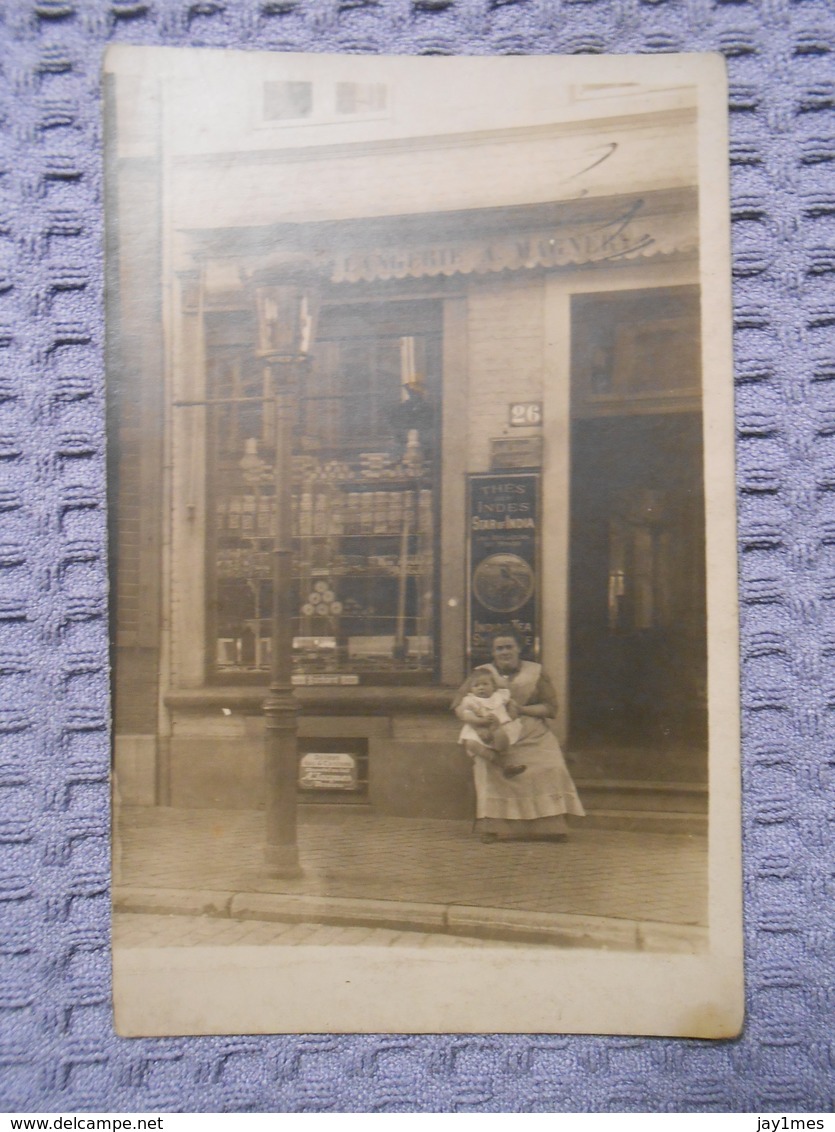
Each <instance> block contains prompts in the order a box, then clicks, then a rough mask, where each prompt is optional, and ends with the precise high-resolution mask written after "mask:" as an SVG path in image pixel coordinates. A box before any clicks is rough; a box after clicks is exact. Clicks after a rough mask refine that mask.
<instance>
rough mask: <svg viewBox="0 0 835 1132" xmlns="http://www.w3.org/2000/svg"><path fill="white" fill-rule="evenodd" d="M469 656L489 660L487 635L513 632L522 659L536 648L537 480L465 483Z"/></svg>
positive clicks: (498, 477)
mask: <svg viewBox="0 0 835 1132" xmlns="http://www.w3.org/2000/svg"><path fill="white" fill-rule="evenodd" d="M468 526H469V540H468V542H469V554H468V559H469V569H468V582H469V595H468V602H467V609H468V631H467V653H468V656H469V659H470V661H471V662H472V663H473V664H476V663H479V662H482V661H487V660H489V659H490V635H491V633H494V632H497V631H498V630H501V629H507V628H512V629H514V630H515V631H516V632H517V633H518V634H519V635H520V637H521V638H522V640H523V641H524V645H525V648H524V655H525V656H527V657H534V656H535V654H536V652H537V648H538V642H539V627H538V620H539V609H538V590H539V584H538V582H539V578H538V572H539V571H538V560H539V475H538V474H537V473H535V472H527V473H524V472H495V473H493V472H491V473H489V474H486V475H473V476H470V480H469V499H468Z"/></svg>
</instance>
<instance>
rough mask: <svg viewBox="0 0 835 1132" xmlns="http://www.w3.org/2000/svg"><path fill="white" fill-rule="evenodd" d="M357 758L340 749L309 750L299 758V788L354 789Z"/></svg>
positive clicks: (355, 785)
mask: <svg viewBox="0 0 835 1132" xmlns="http://www.w3.org/2000/svg"><path fill="white" fill-rule="evenodd" d="M357 777H358V776H357V760H356V757H355V756H354V755H350V754H348V753H347V752H341V751H309V752H308V753H307V754H306V755H302V757H301V759H300V760H299V789H300V790H356V789H357Z"/></svg>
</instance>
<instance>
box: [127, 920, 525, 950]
mask: <svg viewBox="0 0 835 1132" xmlns="http://www.w3.org/2000/svg"><path fill="white" fill-rule="evenodd" d="M298 944H303V945H304V946H305V947H359V946H362V947H393V948H401V947H420V948H436V947H444V948H446V947H453V948H454V947H459V948H460V947H463V948H471V947H491V948H493V947H497V946H498V947H503V948H511V949H513V948H516V949H518V948H526V947H528V946H529V945H528V944H525V943H512V942H509V941H501V942H497V941H495V940H489V939H473V938H471V937H467V936H451V935H446V934H439V933H437V932H416V931H394V930H393V929H392V928H370V927H362V926H355V925H352V924H311V923H304V922H301V923H286V922H278V923H273V922H269V921H266V922H265V921H260V920H230V919H223V918H220V917H217V916H178V915H176V914H175V915H170V916H160V915H157V916H154V915H142V913H126V912H122V913H120V912H117V913H116V914H115V915H114V917H113V946H114V947H295V946H297V945H298Z"/></svg>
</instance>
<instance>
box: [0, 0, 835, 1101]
mask: <svg viewBox="0 0 835 1132" xmlns="http://www.w3.org/2000/svg"><path fill="white" fill-rule="evenodd" d="M3 19H4V22H3V24H2V26H0V72H1V73H0V129H2V134H0V139H2V140H1V141H0V511H2V516H1V518H2V523H0V687H1V690H0V730H2V754H0V783H1V784H2V797H3V805H4V810H3V815H2V822H0V840H2V842H3V858H2V866H0V874H2V875H0V903H1V904H2V909H3V913H4V921H3V927H2V932H1V933H0V947H2V951H3V969H4V978H3V980H2V987H0V1019H1V1020H2V1033H0V1081H1V1082H2V1083H1V1084H0V1107H2V1108H3V1109H5V1110H9V1109H12V1110H14V1109H18V1110H24V1111H34V1110H48V1111H63V1112H73V1111H79V1110H81V1111H84V1110H87V1111H90V1110H105V1111H107V1110H115V1111H131V1110H138V1111H154V1110H161V1111H194V1110H196V1111H208V1112H219V1111H233V1112H236V1111H238V1112H239V1111H247V1110H255V1111H273V1112H286V1111H298V1110H310V1111H319V1110H322V1111H325V1110H335V1111H360V1112H369V1111H379V1110H406V1111H414V1110H429V1111H444V1112H449V1111H466V1110H476V1111H529V1110H541V1111H584V1110H591V1111H616V1112H617V1111H620V1112H623V1111H629V1110H649V1111H673V1112H675V1111H693V1110H705V1111H708V1110H712V1111H741V1110H759V1111H772V1112H773V1111H775V1110H776V1111H780V1110H783V1111H785V1110H801V1111H809V1110H824V1111H830V1110H832V1108H833V1100H834V1099H835V1084H833V1082H835V1040H833V1032H832V1017H833V1014H835V989H833V966H835V965H833V935H832V930H831V929H832V926H833V923H832V906H833V897H835V892H833V855H832V829H833V818H835V808H834V807H833V798H835V753H833V752H835V744H833V727H832V716H833V708H835V679H833V676H832V674H831V671H832V670H831V665H832V657H833V654H835V619H833V612H835V552H834V551H833V547H835V402H833V397H832V392H833V389H835V341H833V326H835V178H833V172H835V116H834V115H833V107H835V69H834V68H833V60H835V10H834V9H833V7H832V6H831V4H830V3H828V2H827V0H807V2H802V0H800V2H794V3H793V2H791V0H760V2H753V0H752V2H746V0H740V2H716V0H652V2H650V0H646V2H642V0H6V3H5V9H4V11H3ZM108 43H133V44H140V43H141V44H154V45H162V44H166V45H176V46H186V45H193V46H211V47H236V48H248V49H275V50H283V51H290V50H292V51H305V50H315V51H337V52H399V53H438V52H441V53H464V54H489V53H497V54H501V53H509V52H513V53H523V54H524V53H577V52H606V51H612V52H671V51H720V52H722V53H723V54H724V55H725V57H726V58H727V61H728V67H729V70H730V91H731V98H730V100H731V166H732V198H733V218H734V219H733V233H734V297H735V349H736V382H737V386H736V392H737V437H738V499H739V520H740V541H739V561H740V573H741V609H742V632H743V638H742V656H743V706H744V791H745V793H744V798H745V809H744V829H745V834H744V836H745V842H744V845H745V909H746V963H747V968H746V971H747V1000H748V1017H747V1023H746V1027H745V1033H744V1036H743V1037H742V1038H740V1039H739V1040H738V1041H733V1042H721V1043H715V1044H714V1043H710V1042H702V1041H671V1040H653V1039H645V1038H640V1039H626V1038H607V1037H601V1038H589V1037H550V1038H549V1037H526V1036H514V1037H490V1036H487V1037H485V1036H455V1035H453V1036H445V1037H434V1036H426V1037H394V1036H386V1037H380V1036H365V1037H355V1036H304V1037H266V1038H262V1037H259V1038H251V1037H245V1036H240V1037H226V1038H216V1039H212V1038H201V1039H170V1040H153V1041H150V1040H149V1041H142V1040H124V1039H118V1038H116V1037H115V1036H114V1034H113V1030H112V1025H111V1012H110V970H109V968H110V953H109V920H110V907H109V891H108V886H109V826H108V767H109V740H108V656H107V625H106V607H107V572H106V514H105V428H104V416H105V414H104V377H103V360H102V359H103V302H102V243H103V239H102V233H103V222H102V154H101V138H102V130H101V123H100V117H99V115H100V93H101V90H100V79H99V70H100V64H101V56H102V51H103V48H104V47H105V45H106V44H108Z"/></svg>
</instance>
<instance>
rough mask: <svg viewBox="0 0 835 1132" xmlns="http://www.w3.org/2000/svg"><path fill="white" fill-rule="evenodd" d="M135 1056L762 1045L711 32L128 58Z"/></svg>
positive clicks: (118, 867) (124, 648) (112, 110)
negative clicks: (550, 1042) (211, 1040)
mask: <svg viewBox="0 0 835 1132" xmlns="http://www.w3.org/2000/svg"><path fill="white" fill-rule="evenodd" d="M104 89H105V102H104V114H105V188H106V194H105V216H106V321H107V383H108V450H109V514H110V561H111V609H110V614H111V654H112V664H113V683H112V688H113V775H112V781H113V995H114V1012H115V1020H116V1027H117V1030H118V1032H119V1033H120V1034H122V1035H124V1036H153V1035H177V1034H238V1033H240V1034H245V1033H271V1032H275V1033H282V1032H308V1031H310V1032H353V1031H363V1032H377V1031H380V1032H393V1033H397V1032H410V1033H413V1032H457V1031H464V1032H488V1033H492V1032H544V1033H548V1032H554V1033H561V1032H585V1033H614V1034H659V1035H673V1036H692V1037H702V1038H723V1037H730V1036H733V1035H735V1034H737V1033H738V1032H739V1030H740V1028H741V1026H742V1012H743V999H744V995H743V967H742V912H741V904H742V897H741V865H740V855H741V835H740V800H739V795H740V784H739V670H738V656H737V651H738V646H737V638H738V627H737V609H736V593H737V570H736V528H735V504H734V446H733V438H734V433H733V380H732V358H731V301H730V260H729V256H730V249H729V203H728V140H727V122H726V117H727V109H726V106H727V90H726V79H725V71H724V63H723V61H722V60H721V58H719V57H718V56H709V55H703V56H699V55H689V56H686V55H682V56H676V55H664V56H662V55H659V56H646V57H637V56H609V57H606V56H600V57H593V56H589V57H576V56H575V57H571V58H561V57H558V56H530V57H521V56H516V57H512V56H508V57H490V58H487V57H466V58H465V57H441V56H435V57H432V56H427V57H408V56H401V57H394V56H361V55H344V56H336V55H325V54H321V55H314V54H311V55H300V54H287V53H255V52H249V53H248V52H235V51H212V50H180V49H171V48H143V47H112V48H110V49H108V51H107V54H106V56H105V88H104Z"/></svg>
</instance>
